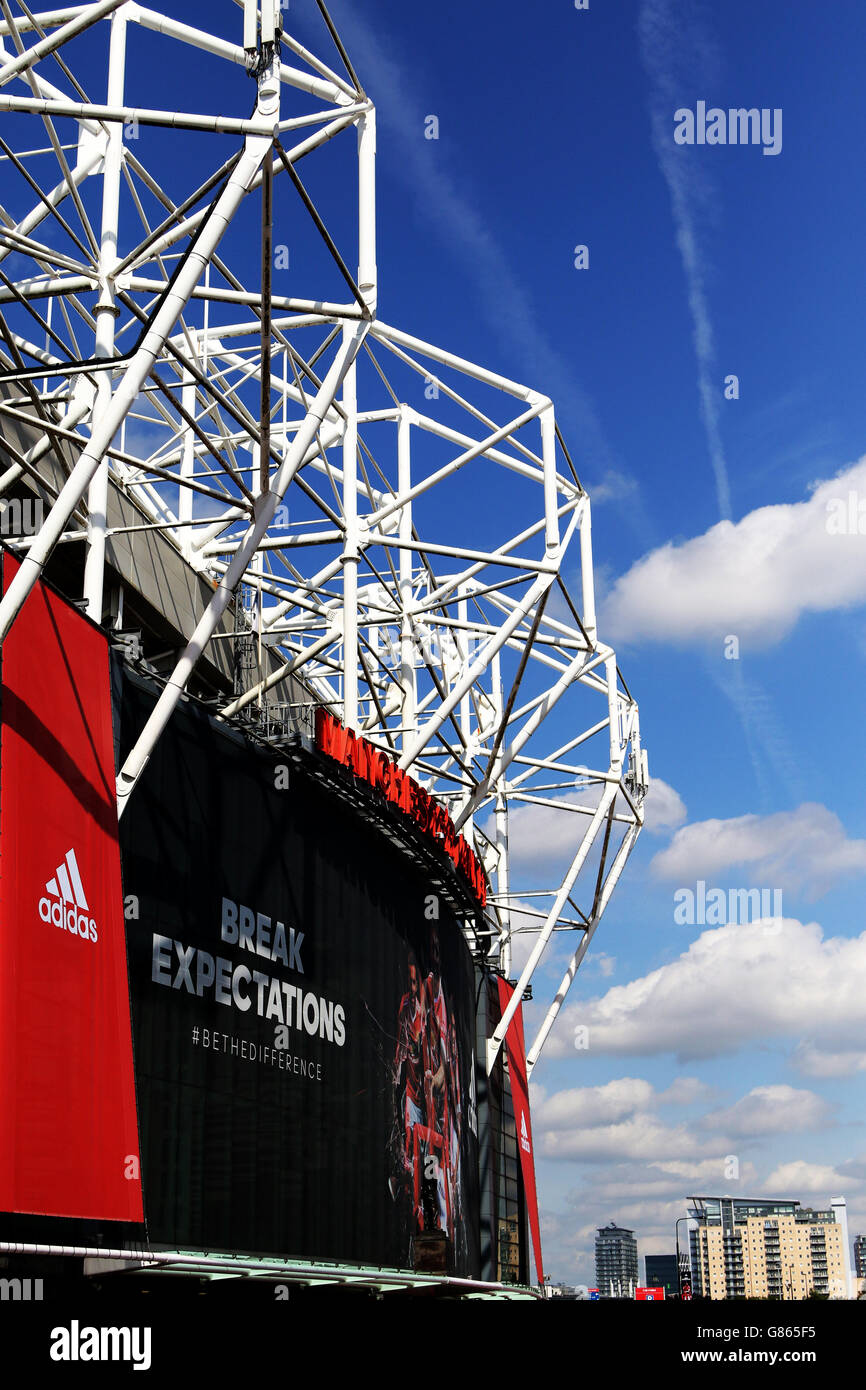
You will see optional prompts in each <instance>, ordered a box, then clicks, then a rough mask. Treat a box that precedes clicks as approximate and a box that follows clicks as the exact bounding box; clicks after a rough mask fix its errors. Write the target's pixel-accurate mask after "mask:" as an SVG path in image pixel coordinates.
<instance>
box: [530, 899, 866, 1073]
mask: <svg viewBox="0 0 866 1390" xmlns="http://www.w3.org/2000/svg"><path fill="white" fill-rule="evenodd" d="M762 925H763V924H762V923H760V922H758V923H748V924H742V925H734V926H727V927H721V928H718V929H716V930H712V931H705V932H703V933H702V934H701V935H700V936H699V937H698V938H697V939H696V940H695V941H693V942H692V943H691V945H690V946H689V948H688V950H686V951H684V952H683V953H682V954H681V955H680V956H679V957H678V958H677V959H676V960H674V961H671V962H670V963H669V964H667V965H663V966H661V967H660V968H659V969H658V970H653V971H651V972H650V974H648V975H644V976H643V977H641V978H640V979H637V980H633V981H632V982H631V983H630V984H627V985H617V986H614V987H613V988H611V989H609V990H608V991H607V993H606V994H604V995H602V996H601V997H598V998H595V999H589V1000H587V1001H585V1002H583V1003H577V1004H574V1005H571V1006H570V1007H568V1008H566V1009H564V1010H563V1012H562V1015H561V1016H560V1019H559V1021H558V1023H557V1024H556V1025H555V1026H554V1029H553V1032H552V1033H551V1036H550V1038H549V1039H548V1042H547V1053H548V1055H549V1056H552V1057H555V1056H560V1057H562V1056H568V1055H570V1053H571V1051H572V1050H573V1038H574V1029H575V1027H577V1026H584V1027H587V1028H588V1029H589V1034H588V1042H589V1047H590V1049H591V1050H592V1051H593V1052H594V1053H618V1054H630V1055H633V1056H650V1055H653V1054H659V1053H665V1052H673V1053H676V1054H677V1056H678V1057H679V1058H681V1059H694V1058H699V1057H714V1056H720V1055H723V1054H725V1053H732V1052H736V1051H738V1050H739V1049H741V1048H742V1047H744V1046H746V1045H747V1044H748V1043H751V1042H754V1041H756V1040H758V1039H764V1038H774V1037H775V1038H782V1037H790V1036H793V1037H794V1038H796V1039H797V1040H802V1039H803V1038H804V1037H808V1038H810V1039H811V1040H812V1041H814V1042H815V1043H816V1044H817V1045H818V1046H823V1047H829V1048H834V1047H835V1048H839V1047H845V1046H846V1044H849V1043H850V1039H851V1037H852V1036H854V1037H860V1036H862V1035H863V1030H864V1028H866V933H864V934H863V935H862V936H859V937H853V938H849V937H830V938H828V939H826V940H825V938H824V934H823V932H822V930H821V928H820V926H818V924H817V923H815V922H813V923H810V924H809V925H804V924H803V923H801V922H798V921H795V920H792V919H790V918H787V919H784V920H783V921H782V922H781V923H780V924H779V925H780V927H781V930H779V931H778V932H775V933H773V932H768V931H763V930H761V929H760V928H761V927H762Z"/></svg>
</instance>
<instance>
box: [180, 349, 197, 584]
mask: <svg viewBox="0 0 866 1390" xmlns="http://www.w3.org/2000/svg"><path fill="white" fill-rule="evenodd" d="M181 402H182V404H183V408H184V410H185V411H186V413H187V415H191V416H192V418H193V419H195V407H196V400H195V382H194V381H193V379H192V377H191V376H190V374H189V372H185V373H184V378H183V388H182V391H181ZM194 472H195V435H194V434H193V432H192V430H191V429H190V427H189V425H187V426H186V429H185V430H184V434H183V456H182V458H181V464H180V476H181V482H183V480H184V479H186V480H191V479H192V476H193V473H194ZM192 513H193V492H192V488H189V487H181V488H180V496H179V497H178V500H177V519H178V521H179V522H180V523H181V533H180V540H181V545H182V546H183V554H184V559H186V560H189V561H192V558H193V553H194V552H193V544H192V542H193V533H192V525H191V524H190V523H191V522H192Z"/></svg>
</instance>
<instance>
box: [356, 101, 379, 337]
mask: <svg viewBox="0 0 866 1390" xmlns="http://www.w3.org/2000/svg"><path fill="white" fill-rule="evenodd" d="M358 289H359V290H360V291H361V297H362V299H363V300H364V303H365V304H366V305H367V308H368V310H369V311H370V317H371V318H375V317H376V295H377V274H376V111H375V108H374V107H371V108H370V110H369V111H367V112H366V114H365V115H363V116H362V117H361V118H360V120H359V121H358Z"/></svg>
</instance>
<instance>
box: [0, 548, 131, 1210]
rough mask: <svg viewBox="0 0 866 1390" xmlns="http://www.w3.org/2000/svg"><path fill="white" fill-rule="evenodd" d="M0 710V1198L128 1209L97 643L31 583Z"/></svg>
mask: <svg viewBox="0 0 866 1390" xmlns="http://www.w3.org/2000/svg"><path fill="white" fill-rule="evenodd" d="M2 564H3V584H4V589H6V588H8V586H9V583H10V582H11V580H12V578H13V576H14V574H15V572H16V571H17V569H18V564H17V562H16V561H15V560H14V559H12V558H11V557H10V556H8V555H4V556H3V558H2ZM0 720H2V727H0V1058H2V1065H0V1211H5V1212H28V1213H31V1214H42V1215H47V1216H66V1217H79V1218H84V1219H88V1218H92V1219H98V1220H104V1221H132V1222H140V1221H141V1220H142V1219H143V1216H142V1195H141V1178H140V1173H139V1151H138V1127H137V1123H136V1111H135V1081H134V1074H133V1061H132V1031H131V1025H130V1016H129V984H128V978H127V964H126V936H125V931H124V916H123V890H122V887H121V878H120V850H119V847H118V826H117V802H116V797H115V776H114V741H113V733H112V723H111V699H110V686H109V667H108V644H107V642H106V640H105V637H104V636H103V635H102V633H100V632H99V630H98V629H97V628H95V627H94V626H93V625H92V624H91V623H89V622H88V621H87V620H86V619H85V618H84V617H83V616H82V615H81V614H80V613H78V612H77V611H76V609H74V608H72V607H71V606H70V605H69V604H67V603H66V602H65V601H64V600H63V599H61V598H59V597H58V596H57V595H56V594H54V593H53V592H52V591H51V590H49V589H48V588H47V587H46V586H45V585H44V584H42V583H38V584H37V585H36V586H35V587H34V589H33V590H32V592H31V594H30V595H29V597H28V599H27V601H26V603H25V604H24V607H23V609H22V611H21V613H20V614H19V616H18V619H17V621H16V623H15V625H14V627H13V628H12V629H11V631H10V633H9V635H8V637H7V638H6V641H5V642H4V644H3V650H2V687H0Z"/></svg>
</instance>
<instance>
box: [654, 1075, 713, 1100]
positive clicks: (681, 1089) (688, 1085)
mask: <svg viewBox="0 0 866 1390" xmlns="http://www.w3.org/2000/svg"><path fill="white" fill-rule="evenodd" d="M713 1094H714V1090H713V1087H712V1086H708V1085H707V1083H706V1082H705V1081H699V1080H698V1078H697V1077H696V1076H677V1077H675V1078H674V1080H673V1081H672V1082H671V1084H670V1086H668V1087H667V1088H666V1089H665V1090H664V1091H659V1092H658V1094H657V1096H656V1100H657V1101H658V1104H659V1105H694V1104H695V1102H696V1101H700V1100H709V1099H710V1097H711V1096H712V1095H713Z"/></svg>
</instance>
